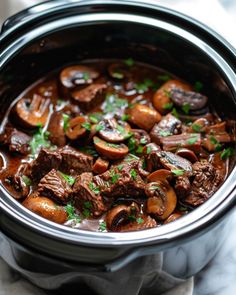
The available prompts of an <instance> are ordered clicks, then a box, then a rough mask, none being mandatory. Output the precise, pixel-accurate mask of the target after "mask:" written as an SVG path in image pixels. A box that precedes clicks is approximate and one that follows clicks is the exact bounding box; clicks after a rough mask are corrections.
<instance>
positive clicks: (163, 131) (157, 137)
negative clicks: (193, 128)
mask: <svg viewBox="0 0 236 295" xmlns="http://www.w3.org/2000/svg"><path fill="white" fill-rule="evenodd" d="M181 125H182V123H181V121H180V120H179V119H177V118H176V117H175V116H173V115H172V114H171V113H169V114H168V115H166V116H164V117H162V119H161V121H160V122H159V123H158V124H155V125H154V127H153V128H152V130H151V133H150V136H151V139H152V141H153V142H155V143H156V144H158V145H160V143H161V139H162V138H163V137H167V136H170V135H176V134H179V133H181Z"/></svg>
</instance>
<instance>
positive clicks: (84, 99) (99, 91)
mask: <svg viewBox="0 0 236 295" xmlns="http://www.w3.org/2000/svg"><path fill="white" fill-rule="evenodd" d="M106 88H107V85H106V84H91V85H89V86H88V87H86V88H84V89H82V90H76V91H74V92H72V97H73V99H74V101H75V102H77V103H78V105H79V107H80V108H81V109H83V110H85V111H89V110H91V109H93V108H94V107H96V106H97V105H99V104H100V103H101V102H102V101H103V99H104V98H105V96H104V93H103V92H104V90H105V89H106Z"/></svg>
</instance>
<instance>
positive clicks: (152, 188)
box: [149, 185, 160, 191]
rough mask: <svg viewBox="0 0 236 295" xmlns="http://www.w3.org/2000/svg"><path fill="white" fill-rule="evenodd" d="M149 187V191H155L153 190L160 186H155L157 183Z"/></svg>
mask: <svg viewBox="0 0 236 295" xmlns="http://www.w3.org/2000/svg"><path fill="white" fill-rule="evenodd" d="M149 189H150V190H151V191H155V190H159V189H160V187H159V186H157V185H153V186H151V187H150V188H149Z"/></svg>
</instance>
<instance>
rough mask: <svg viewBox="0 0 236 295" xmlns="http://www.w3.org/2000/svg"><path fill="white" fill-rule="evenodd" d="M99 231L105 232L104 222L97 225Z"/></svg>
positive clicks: (105, 225)
mask: <svg viewBox="0 0 236 295" xmlns="http://www.w3.org/2000/svg"><path fill="white" fill-rule="evenodd" d="M98 230H99V231H106V230H107V224H106V222H105V221H102V222H101V223H100V224H99V229H98Z"/></svg>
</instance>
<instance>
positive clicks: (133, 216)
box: [128, 214, 136, 221]
mask: <svg viewBox="0 0 236 295" xmlns="http://www.w3.org/2000/svg"><path fill="white" fill-rule="evenodd" d="M128 218H129V220H131V221H135V220H136V216H135V214H130V215H129V216H128Z"/></svg>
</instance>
